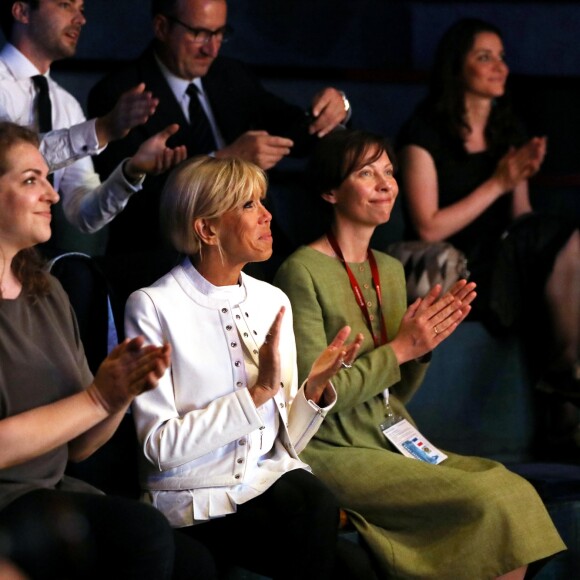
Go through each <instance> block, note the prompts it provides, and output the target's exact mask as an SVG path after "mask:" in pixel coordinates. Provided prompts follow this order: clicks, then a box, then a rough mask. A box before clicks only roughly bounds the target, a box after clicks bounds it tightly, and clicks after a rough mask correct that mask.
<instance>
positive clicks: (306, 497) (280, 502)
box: [180, 469, 375, 580]
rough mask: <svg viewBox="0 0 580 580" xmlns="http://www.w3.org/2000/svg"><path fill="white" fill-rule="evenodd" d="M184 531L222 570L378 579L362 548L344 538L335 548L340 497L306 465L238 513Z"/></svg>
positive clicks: (304, 579)
mask: <svg viewBox="0 0 580 580" xmlns="http://www.w3.org/2000/svg"><path fill="white" fill-rule="evenodd" d="M180 531H181V532H182V533H184V534H188V535H189V536H190V537H194V538H196V539H198V540H199V541H200V542H202V543H203V544H205V545H206V546H207V547H208V548H209V549H210V550H211V551H212V553H213V554H214V557H215V559H216V561H217V562H218V565H219V566H221V567H222V571H223V570H225V569H227V567H228V566H231V565H239V566H242V567H244V568H246V569H248V570H252V571H254V572H257V573H259V574H263V575H264V576H270V577H272V578H275V579H277V580H278V579H284V580H288V579H300V580H308V579H311V578H312V579H314V578H316V579H317V580H324V579H325V578H333V579H338V578H340V579H342V578H344V579H346V578H351V579H353V580H354V578H360V579H363V578H364V579H365V580H367V579H368V580H370V579H372V578H375V575H374V572H373V571H372V569H371V565H370V560H369V558H368V556H367V554H366V552H365V551H364V550H363V549H362V548H361V547H360V546H358V545H357V544H355V543H353V542H349V541H347V540H343V541H342V542H341V544H340V547H339V548H338V549H337V533H338V506H337V504H336V500H335V498H334V496H333V495H332V493H331V492H330V491H329V490H328V489H327V488H326V487H325V486H324V485H323V484H322V483H321V482H320V481H319V480H318V479H316V478H315V477H314V476H313V475H312V474H311V473H309V472H307V471H305V470H303V469H296V470H294V471H290V472H288V473H286V474H284V475H283V476H282V477H281V478H280V479H279V480H278V481H277V482H276V483H275V484H274V485H272V487H270V488H269V489H268V490H266V491H265V492H264V493H263V494H261V495H260V496H258V497H256V498H254V499H252V500H251V501H249V502H247V503H244V504H242V505H239V506H238V508H237V512H236V513H235V514H231V515H228V516H225V517H223V518H216V519H213V520H210V521H209V522H207V523H203V524H199V525H195V526H190V527H187V528H180ZM353 570H354V571H355V572H352V571H353ZM353 574H355V575H353Z"/></svg>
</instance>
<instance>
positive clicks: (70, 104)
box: [0, 43, 142, 233]
mask: <svg viewBox="0 0 580 580" xmlns="http://www.w3.org/2000/svg"><path fill="white" fill-rule="evenodd" d="M38 74H40V71H38V69H37V68H36V67H35V66H34V65H33V64H32V63H31V62H30V61H29V60H28V59H27V58H26V57H25V56H24V55H23V54H22V53H21V52H20V51H19V50H17V49H16V48H15V47H14V46H13V45H11V44H9V43H8V44H6V45H5V46H4V47H3V49H2V51H0V119H1V120H3V121H12V122H14V123H18V124H19V125H24V126H27V127H30V128H32V129H35V130H36V129H37V127H38V125H37V119H36V113H35V99H36V89H35V87H34V83H33V81H32V79H31V77H32V76H34V75H38ZM44 76H46V78H47V80H48V86H49V92H50V100H51V103H52V126H53V128H54V130H53V131H51V132H50V133H46V134H44V135H43V136H42V142H41V146H40V150H41V152H42V154H43V155H44V157H45V159H46V160H47V163H48V165H49V167H50V168H51V170H55V169H56V171H55V172H54V188H55V190H56V191H58V193H59V194H60V196H61V200H62V204H63V210H64V213H65V215H66V217H67V219H68V220H69V221H70V222H71V223H72V224H74V225H75V226H76V227H77V228H79V229H80V230H81V231H83V232H87V233H92V232H95V231H97V230H99V229H100V228H102V227H103V226H105V225H106V224H107V223H108V222H110V221H111V220H112V219H113V218H114V217H115V216H116V215H117V214H118V213H119V212H120V211H122V210H123V208H124V207H125V206H126V205H127V202H128V200H129V197H130V196H131V195H132V194H133V193H135V192H136V191H139V190H140V189H141V188H142V180H141V181H139V182H138V183H137V184H132V183H130V182H129V181H127V179H125V176H124V175H123V171H122V164H121V165H119V167H117V169H115V171H114V172H113V173H112V174H111V176H110V177H109V178H108V179H107V180H106V181H105V182H104V183H102V184H101V180H100V178H99V176H98V175H97V173H95V170H94V167H93V162H92V160H91V158H90V155H93V154H96V153H98V152H99V148H98V141H97V136H96V133H95V121H94V120H92V121H87V120H86V118H85V115H84V113H83V110H82V108H81V106H80V104H79V102H78V101H77V100H76V99H75V98H74V97H73V96H72V95H71V94H70V93H69V92H68V91H66V90H65V89H63V88H62V87H61V86H60V85H59V84H58V83H56V82H55V81H54V80H53V79H52V78H51V77H50V73H47V74H45V75H44Z"/></svg>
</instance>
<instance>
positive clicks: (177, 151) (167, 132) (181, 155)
mask: <svg viewBox="0 0 580 580" xmlns="http://www.w3.org/2000/svg"><path fill="white" fill-rule="evenodd" d="M178 130H179V125H177V124H176V123H174V124H172V125H168V126H167V127H165V129H163V131H159V133H156V134H155V135H153V137H149V139H147V141H144V142H143V143H142V144H141V146H140V147H139V149H137V153H135V155H133V157H131V159H129V160H128V161H127V164H126V165H125V171H126V172H127V175H128V176H129V177H130V178H131V179H138V178H139V177H140V176H142V175H143V174H144V173H146V174H149V175H158V174H160V173H164V172H165V171H167V170H168V169H171V168H172V167H174V166H175V165H177V164H179V163H181V162H182V161H183V160H184V159H185V158H186V157H187V149H186V147H185V145H180V146H178V147H175V148H173V149H171V148H170V147H167V140H168V139H169V137H171V136H172V135H174V134H175V133H177V131H178Z"/></svg>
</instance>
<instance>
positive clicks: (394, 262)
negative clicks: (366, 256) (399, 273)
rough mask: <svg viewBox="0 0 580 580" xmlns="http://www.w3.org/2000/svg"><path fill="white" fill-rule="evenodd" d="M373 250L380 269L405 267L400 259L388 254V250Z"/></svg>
mask: <svg viewBox="0 0 580 580" xmlns="http://www.w3.org/2000/svg"><path fill="white" fill-rule="evenodd" d="M372 252H373V256H374V257H375V260H376V261H377V266H378V267H379V270H384V269H389V270H401V269H402V268H403V264H401V261H400V260H398V259H397V258H395V257H393V256H391V255H389V254H387V253H386V252H381V251H379V250H372Z"/></svg>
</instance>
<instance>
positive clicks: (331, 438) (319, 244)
mask: <svg viewBox="0 0 580 580" xmlns="http://www.w3.org/2000/svg"><path fill="white" fill-rule="evenodd" d="M392 159H393V157H392V155H391V154H390V152H389V147H388V144H387V143H386V142H385V141H384V139H383V138H382V137H380V136H377V135H373V134H369V133H364V132H359V131H340V132H335V133H333V134H331V135H328V136H327V137H325V138H324V139H322V140H321V142H320V143H319V145H318V148H317V150H316V151H315V153H314V154H313V157H312V159H311V167H310V169H311V171H310V173H309V175H310V178H311V184H312V185H313V187H314V190H315V191H316V192H317V194H318V195H317V197H318V198H320V199H321V200H322V201H323V202H324V204H326V207H327V209H328V210H330V213H331V217H330V222H331V225H330V228H329V230H328V232H327V234H326V235H323V236H322V237H320V238H319V239H317V240H315V241H314V242H312V243H311V244H310V245H309V246H306V247H302V248H299V249H298V250H297V251H296V252H295V253H294V254H292V255H291V256H290V257H289V258H288V259H287V261H286V262H285V263H284V264H283V265H282V266H281V268H280V270H279V272H278V273H277V275H276V279H275V283H276V284H277V285H278V286H279V287H280V288H282V289H283V290H284V291H285V292H286V293H287V294H288V296H289V298H290V301H291V303H292V308H293V311H294V329H295V334H296V341H297V347H298V348H297V350H298V371H299V375H300V377H301V378H302V377H304V376H306V374H307V372H308V369H309V368H310V366H311V365H312V362H313V360H314V358H315V357H316V355H317V353H318V352H320V350H321V348H324V347H325V346H326V344H328V342H329V341H330V340H332V337H333V336H334V335H335V334H336V332H337V330H338V329H340V328H341V327H342V326H344V325H349V326H351V328H352V331H353V332H362V333H364V335H365V340H364V342H363V345H362V347H361V349H360V351H359V355H358V357H357V359H356V361H354V363H353V364H352V365H350V367H351V368H345V369H344V370H343V371H341V373H339V374H338V375H337V376H336V377H335V378H334V379H333V384H334V386H335V388H336V390H337V391H338V393H339V397H338V402H337V404H336V406H335V407H334V408H333V409H332V411H331V413H330V414H329V415H328V416H327V418H326V421H325V422H324V424H323V425H322V427H321V428H320V429H319V431H318V432H317V434H316V435H315V437H314V438H313V439H312V440H311V442H310V443H309V445H308V446H307V448H306V449H305V451H304V452H303V457H304V459H305V460H306V461H308V463H309V464H310V465H311V466H312V468H313V470H314V472H315V474H316V475H318V477H319V478H321V479H322V480H323V481H324V482H325V483H326V484H327V485H328V486H329V487H330V488H331V489H332V490H333V491H334V492H335V494H336V495H337V497H338V499H339V502H340V504H341V506H342V507H343V508H344V509H345V510H346V512H347V513H348V514H349V516H350V520H351V521H352V522H353V524H354V525H355V526H356V528H357V530H358V531H359V533H360V534H361V535H362V537H363V538H364V540H365V541H366V543H367V544H368V545H369V547H370V548H371V550H372V552H373V553H374V555H375V556H376V560H377V564H378V567H379V568H380V570H381V574H383V575H384V576H385V577H388V578H393V577H395V578H416V579H421V580H426V579H433V580H434V579H437V580H441V579H449V580H451V579H453V580H461V579H465V580H473V579H474V578H477V579H484V578H500V577H501V578H509V579H510V580H511V579H518V578H523V577H524V576H525V575H526V573H528V574H529V573H530V571H531V570H532V568H534V569H535V568H537V567H538V564H539V563H540V562H541V561H542V560H545V559H546V558H548V557H550V556H552V555H554V554H556V553H557V552H560V551H562V550H564V549H565V545H564V544H563V542H562V540H561V538H560V537H559V535H558V533H557V531H556V529H555V527H554V525H553V523H552V521H551V519H550V517H549V515H548V513H547V512H546V510H545V508H544V506H543V504H542V501H541V500H540V498H539V497H538V495H537V494H536V492H535V491H534V489H533V488H532V487H531V486H530V485H529V484H528V483H527V482H526V481H525V480H523V479H522V478H520V477H519V476H517V475H515V474H513V473H511V472H509V471H508V470H507V469H505V468H504V467H503V466H502V465H501V464H499V463H497V462H494V461H490V460H487V459H480V458H475V457H463V456H460V455H455V454H452V453H447V454H446V455H447V458H446V459H444V461H442V462H440V463H439V464H432V463H429V462H425V461H420V460H417V459H412V458H409V457H407V456H404V455H403V454H402V453H401V452H400V451H397V448H396V447H395V446H394V444H393V443H392V442H391V441H390V440H389V439H387V437H386V435H385V434H384V433H383V431H384V429H385V428H386V427H388V426H389V425H393V424H394V429H395V430H397V429H398V427H401V426H403V425H406V426H408V427H409V428H412V426H413V425H414V424H413V420H412V418H411V417H410V416H409V414H408V413H407V411H406V409H405V404H406V403H407V402H408V401H409V399H410V398H411V396H412V395H413V393H414V391H415V390H416V389H417V388H418V387H419V385H420V383H421V381H422V379H423V376H424V373H425V370H426V366H427V365H426V364H425V363H426V361H427V359H428V358H429V353H430V352H431V351H432V350H433V349H434V348H435V347H436V346H437V345H438V344H439V343H440V342H442V341H443V340H445V339H446V338H447V337H448V336H449V335H451V333H452V332H453V331H454V330H455V329H456V328H457V325H458V324H460V323H461V321H462V320H463V319H464V318H465V316H466V315H467V314H468V312H469V310H470V306H469V304H470V303H471V301H472V300H473V299H474V297H475V292H474V287H475V285H474V284H473V283H467V282H466V281H465V280H462V281H460V282H458V283H457V284H456V285H455V286H454V287H453V288H452V289H451V290H450V292H449V293H447V294H445V295H444V296H440V290H441V289H440V288H439V287H435V288H433V290H432V291H431V292H430V293H429V294H428V295H427V296H426V297H424V298H423V299H418V300H417V301H416V302H414V303H413V304H411V305H410V306H409V307H408V308H407V304H406V291H405V278H404V272H403V268H402V265H401V264H400V262H398V261H397V260H395V259H393V258H391V257H389V256H387V255H386V254H383V253H381V252H377V251H374V250H372V251H371V250H369V241H370V238H371V235H372V234H373V231H374V229H375V228H376V227H377V226H378V225H380V224H383V223H385V222H387V221H388V220H389V217H390V212H391V209H392V207H393V203H394V201H395V198H396V196H397V193H398V186H397V182H396V180H395V178H394V175H393V172H394V168H393V163H392ZM405 421H406V422H407V423H406V422H405ZM391 431H392V429H391ZM414 435H415V436H416V437H417V438H418V439H419V440H421V439H422V436H421V434H420V433H415V434H414ZM411 439H412V436H411ZM423 443H425V445H426V446H428V442H427V441H426V440H424V439H423ZM427 451H428V453H427V455H426V457H432V456H433V455H434V454H438V455H439V460H438V461H440V459H441V454H440V453H439V452H438V451H436V450H435V451H433V448H432V449H431V450H427ZM429 451H431V455H429ZM532 562H535V563H536V565H534V566H533V567H529V564H531V563H532ZM528 568H529V570H528Z"/></svg>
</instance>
